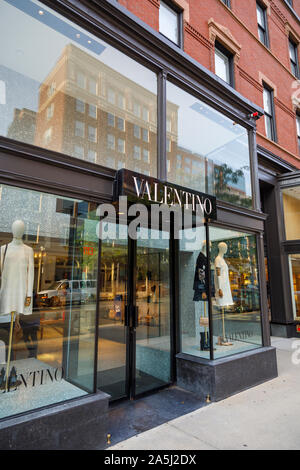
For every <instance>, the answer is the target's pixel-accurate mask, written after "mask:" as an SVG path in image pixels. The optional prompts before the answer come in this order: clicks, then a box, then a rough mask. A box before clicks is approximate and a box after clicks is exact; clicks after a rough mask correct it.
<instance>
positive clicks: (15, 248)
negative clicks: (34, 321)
mask: <svg viewBox="0 0 300 470" xmlns="http://www.w3.org/2000/svg"><path fill="white" fill-rule="evenodd" d="M5 246H6V245H3V246H1V269H2V279H1V289H0V322H1V323H3V322H9V321H10V318H11V317H10V314H11V312H16V313H21V314H23V315H30V314H31V313H32V290H33V279H34V257H33V249H32V248H31V247H30V246H27V245H24V244H23V243H22V244H14V243H9V244H8V245H7V251H6V255H5V260H4V265H3V258H4V253H5ZM26 297H31V304H30V306H29V307H25V299H26Z"/></svg>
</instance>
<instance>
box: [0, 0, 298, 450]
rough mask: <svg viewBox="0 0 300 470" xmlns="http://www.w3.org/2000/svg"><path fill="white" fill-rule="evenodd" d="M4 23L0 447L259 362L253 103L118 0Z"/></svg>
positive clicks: (33, 0) (264, 370)
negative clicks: (113, 403)
mask: <svg viewBox="0 0 300 470" xmlns="http://www.w3.org/2000/svg"><path fill="white" fill-rule="evenodd" d="M54 8H55V9H54ZM0 23H1V28H0V36H1V44H5V47H2V48H1V53H0V135H1V137H0V245H1V290H0V447H1V448H68V447H70V448H74V447H75V446H78V447H80V448H92V447H93V446H95V445H96V443H97V445H99V442H102V443H103V446H104V440H105V436H106V432H107V431H108V430H107V424H106V416H107V409H108V406H109V402H110V401H115V400H118V399H120V398H135V397H138V396H140V395H141V394H144V393H149V392H151V391H155V390H157V389H159V388H161V387H165V386H168V385H170V384H178V385H179V386H180V387H182V388H184V389H187V390H190V391H192V392H194V393H196V394H197V395H198V396H201V397H202V398H203V400H211V401H217V400H220V399H223V398H225V397H227V396H230V395H232V394H234V393H237V392H239V391H241V390H243V389H246V388H247V387H251V386H254V385H256V384H258V383H261V382H263V381H265V380H269V379H271V378H274V377H275V376H276V375H277V366H276V355H275V350H274V348H272V347H271V346H270V333H269V324H268V306H267V289H266V279H265V265H264V242H263V233H264V221H265V219H266V216H265V215H264V213H263V212H261V209H260V195H259V184H258V164H257V151H256V138H255V128H256V126H255V120H254V119H253V118H252V117H251V116H252V114H253V113H255V112H258V114H259V115H262V113H263V111H262V110H261V109H260V108H257V107H256V106H255V105H254V104H252V103H251V102H249V101H248V100H247V99H245V98H244V97H242V96H241V95H240V94H238V93H237V92H236V91H235V90H234V89H232V88H231V87H229V86H227V85H226V84H225V83H224V82H223V81H222V80H220V79H218V78H217V77H216V76H214V75H213V74H212V73H210V72H209V71H208V70H206V69H205V68H204V67H202V66H201V65H199V64H198V63H196V62H195V61H193V60H192V59H191V58H190V57H189V56H187V55H186V54H185V53H183V52H182V50H181V49H179V48H178V47H176V46H174V45H172V43H171V42H170V41H168V40H167V39H164V38H163V37H161V36H160V35H159V34H158V33H156V32H154V31H153V30H152V29H151V28H148V27H147V26H146V25H145V24H144V23H142V22H141V21H139V20H138V19H137V18H136V17H134V16H133V15H131V14H130V13H128V11H126V10H125V9H123V8H122V7H121V6H120V5H118V3H117V2H115V1H114V0H109V1H105V2H104V1H98V0H89V1H79V0H69V1H67V0H57V1H54V2H53V1H43V2H40V1H37V0H0ZM161 206H163V207H161ZM175 209H176V210H177V212H176V210H175ZM185 209H188V211H187V212H188V215H189V216H188V215H186V213H185V212H186V211H185ZM164 211H165V212H164ZM142 212H143V213H144V218H139V217H140V214H141V213H142ZM153 215H156V216H157V218H156V219H155V221H153V217H152V216H153ZM150 219H151V220H150ZM133 228H134V229H135V230H132V229H133ZM294 258H295V259H296V258H297V255H293V257H291V258H290V263H291V269H292V270H293V269H298V268H297V266H298V265H297V260H296V261H295V259H294ZM298 264H299V262H298ZM295 266H296V267H295ZM298 267H299V266H298ZM295 308H297V307H295ZM79 424H80V426H79Z"/></svg>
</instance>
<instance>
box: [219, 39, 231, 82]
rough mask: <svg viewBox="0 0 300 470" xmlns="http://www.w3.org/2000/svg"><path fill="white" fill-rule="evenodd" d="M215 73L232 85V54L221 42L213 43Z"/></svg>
mask: <svg viewBox="0 0 300 470" xmlns="http://www.w3.org/2000/svg"><path fill="white" fill-rule="evenodd" d="M215 74H216V75H218V77H220V78H222V80H224V81H225V82H226V83H228V84H229V85H231V86H233V56H232V54H231V53H230V52H229V51H227V50H226V49H225V48H224V47H223V46H222V45H221V44H219V43H216V44H215Z"/></svg>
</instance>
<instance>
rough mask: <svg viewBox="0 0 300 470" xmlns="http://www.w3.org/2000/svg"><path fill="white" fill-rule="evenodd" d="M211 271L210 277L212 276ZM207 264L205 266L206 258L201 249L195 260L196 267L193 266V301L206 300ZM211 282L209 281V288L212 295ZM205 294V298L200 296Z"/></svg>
mask: <svg viewBox="0 0 300 470" xmlns="http://www.w3.org/2000/svg"><path fill="white" fill-rule="evenodd" d="M212 274H213V273H211V278H212ZM207 276H208V266H207V258H206V256H205V255H204V254H203V253H202V251H201V252H200V253H199V255H198V258H197V261H196V268H195V276H194V285H193V289H194V297H193V300H194V301H195V302H199V301H206V300H207V297H208V279H207ZM213 286H214V285H213V283H211V290H212V293H211V294H212V296H213V295H214V292H213V290H214V287H213ZM203 293H205V294H206V299H203V298H202V294H203Z"/></svg>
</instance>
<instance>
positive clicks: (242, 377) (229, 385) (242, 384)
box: [176, 347, 278, 401]
mask: <svg viewBox="0 0 300 470" xmlns="http://www.w3.org/2000/svg"><path fill="white" fill-rule="evenodd" d="M176 361H177V385H178V386H179V387H182V388H184V389H186V390H189V391H191V392H193V393H195V394H197V395H199V396H201V397H203V398H204V399H206V397H207V396H208V395H209V397H210V400H211V401H219V400H223V399H224V398H227V397H229V396H231V395H234V394H235V393H238V392H242V391H243V390H246V389H248V388H250V387H254V386H255V385H259V384H261V383H263V382H266V381H267V380H271V379H274V378H275V377H277V375H278V372H277V362H276V349H275V348H273V347H264V348H259V349H254V350H252V351H248V352H244V353H241V354H235V355H234V356H229V357H224V358H221V359H216V360H214V361H210V362H208V361H207V360H205V359H202V358H198V357H194V356H189V355H187V354H184V353H180V354H177V356H176Z"/></svg>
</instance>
